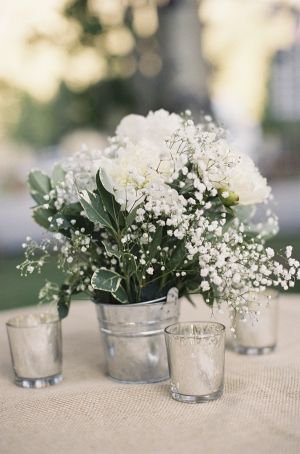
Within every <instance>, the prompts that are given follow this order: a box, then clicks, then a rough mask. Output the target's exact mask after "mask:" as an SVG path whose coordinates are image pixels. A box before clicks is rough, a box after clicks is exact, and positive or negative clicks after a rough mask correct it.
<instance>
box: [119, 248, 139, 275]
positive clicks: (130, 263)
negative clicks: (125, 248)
mask: <svg viewBox="0 0 300 454" xmlns="http://www.w3.org/2000/svg"><path fill="white" fill-rule="evenodd" d="M121 258H122V262H123V270H124V275H125V276H131V275H132V274H135V273H136V272H137V265H136V261H135V257H134V255H132V254H130V253H129V252H125V254H122V257H121Z"/></svg>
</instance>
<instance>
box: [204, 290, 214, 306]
mask: <svg viewBox="0 0 300 454" xmlns="http://www.w3.org/2000/svg"><path fill="white" fill-rule="evenodd" d="M202 295H203V298H204V302H205V303H206V304H207V305H208V306H213V304H214V301H215V295H214V291H213V289H212V288H210V289H209V290H208V291H207V292H202Z"/></svg>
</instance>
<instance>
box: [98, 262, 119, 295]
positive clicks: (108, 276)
mask: <svg viewBox="0 0 300 454" xmlns="http://www.w3.org/2000/svg"><path fill="white" fill-rule="evenodd" d="M121 280H122V276H120V275H119V274H118V273H116V272H115V271H111V270H108V269H106V268H99V269H98V270H96V271H95V272H94V274H93V276H92V279H91V285H92V287H93V288H94V289H96V290H103V291H105V292H110V293H113V292H116V291H117V290H118V288H119V286H120V284H121Z"/></svg>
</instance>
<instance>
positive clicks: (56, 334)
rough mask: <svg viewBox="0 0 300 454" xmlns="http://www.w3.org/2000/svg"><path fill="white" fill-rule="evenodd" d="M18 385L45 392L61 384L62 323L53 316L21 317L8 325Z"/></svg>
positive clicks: (9, 321) (31, 315)
mask: <svg viewBox="0 0 300 454" xmlns="http://www.w3.org/2000/svg"><path fill="white" fill-rule="evenodd" d="M6 327H7V334H8V340H9V346H10V352H11V359H12V365H13V370H14V375H15V384H16V385H18V386H21V387H23V388H43V387H45V386H49V385H55V384H57V383H59V382H60V381H61V380H62V334H61V322H60V320H59V318H58V316H57V315H55V314H51V313H34V314H28V315H18V316H16V317H14V318H12V319H10V320H8V322H7V323H6Z"/></svg>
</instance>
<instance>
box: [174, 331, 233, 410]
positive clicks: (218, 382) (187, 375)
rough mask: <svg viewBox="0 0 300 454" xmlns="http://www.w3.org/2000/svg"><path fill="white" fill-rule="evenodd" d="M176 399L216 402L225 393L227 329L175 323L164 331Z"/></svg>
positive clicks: (190, 401)
mask: <svg viewBox="0 0 300 454" xmlns="http://www.w3.org/2000/svg"><path fill="white" fill-rule="evenodd" d="M165 338H166V344H167V351H168V360H169V368H170V377H171V395H172V397H173V399H175V400H178V401H180V402H186V403H199V402H207V401H209V400H214V399H217V398H218V397H220V396H221V395H222V393H223V382H224V358H225V355H224V354H225V326H224V325H222V324H221V323H216V322H183V323H175V324H174V325H171V326H168V327H167V328H166V329H165Z"/></svg>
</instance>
